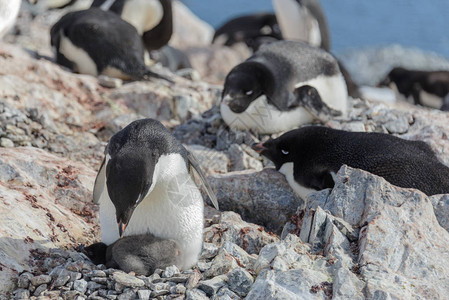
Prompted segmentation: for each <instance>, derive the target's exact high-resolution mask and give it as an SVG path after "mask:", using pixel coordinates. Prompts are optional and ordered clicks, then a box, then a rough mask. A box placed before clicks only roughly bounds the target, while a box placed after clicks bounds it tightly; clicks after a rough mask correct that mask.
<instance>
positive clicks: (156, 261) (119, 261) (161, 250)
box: [83, 234, 180, 276]
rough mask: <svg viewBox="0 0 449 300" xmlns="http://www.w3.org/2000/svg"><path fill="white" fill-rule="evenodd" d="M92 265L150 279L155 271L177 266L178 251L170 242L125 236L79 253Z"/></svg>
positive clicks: (152, 238) (150, 237) (152, 236)
mask: <svg viewBox="0 0 449 300" xmlns="http://www.w3.org/2000/svg"><path fill="white" fill-rule="evenodd" d="M83 252H84V253H85V254H86V255H87V256H88V257H89V258H90V259H91V260H92V262H93V263H94V264H96V265H98V264H104V265H106V267H107V268H115V269H120V270H123V271H125V272H127V273H129V272H135V273H136V274H139V275H145V276H148V275H151V274H153V273H154V270H155V269H164V268H166V267H168V266H172V265H178V264H179V258H180V250H179V246H178V245H177V243H176V242H175V241H173V240H165V239H160V238H157V237H155V236H154V235H152V234H144V235H135V236H127V237H123V238H121V239H118V240H117V241H115V242H114V243H113V244H111V245H109V246H107V245H106V244H104V243H101V242H100V243H95V244H92V245H90V246H88V247H86V248H85V249H84V251H83Z"/></svg>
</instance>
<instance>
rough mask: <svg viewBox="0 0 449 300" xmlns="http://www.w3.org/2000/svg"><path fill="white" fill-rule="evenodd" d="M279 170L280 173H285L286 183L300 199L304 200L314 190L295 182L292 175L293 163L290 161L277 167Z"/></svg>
mask: <svg viewBox="0 0 449 300" xmlns="http://www.w3.org/2000/svg"><path fill="white" fill-rule="evenodd" d="M279 172H280V173H281V174H284V175H285V179H287V182H288V184H289V185H290V187H291V188H292V189H293V190H294V191H295V193H296V194H297V195H298V196H299V197H301V199H303V200H306V199H307V196H308V195H309V194H310V193H311V192H316V190H315V189H311V188H308V187H305V186H303V185H300V184H299V183H297V182H296V180H295V177H294V175H293V163H292V162H289V163H285V164H283V165H282V167H281V168H280V169H279Z"/></svg>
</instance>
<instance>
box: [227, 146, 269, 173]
mask: <svg viewBox="0 0 449 300" xmlns="http://www.w3.org/2000/svg"><path fill="white" fill-rule="evenodd" d="M251 151H252V152H254V150H252V149H251V148H250V147H249V146H247V145H245V144H242V145H237V144H232V145H231V147H229V149H228V151H227V153H228V155H229V158H230V160H231V164H232V167H231V171H242V170H248V169H252V170H256V171H262V169H263V164H262V162H261V161H260V159H256V158H254V156H255V157H257V156H259V155H258V154H257V153H251V154H252V155H253V156H251V155H249V154H248V153H247V152H251Z"/></svg>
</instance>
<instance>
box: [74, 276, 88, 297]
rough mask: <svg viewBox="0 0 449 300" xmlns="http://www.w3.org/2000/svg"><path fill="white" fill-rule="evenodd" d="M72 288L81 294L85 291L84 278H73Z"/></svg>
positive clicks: (85, 282) (85, 283)
mask: <svg viewBox="0 0 449 300" xmlns="http://www.w3.org/2000/svg"><path fill="white" fill-rule="evenodd" d="M73 289H74V290H75V291H78V292H80V293H81V294H84V293H85V292H86V291H87V281H86V280H84V279H79V280H75V282H74V283H73Z"/></svg>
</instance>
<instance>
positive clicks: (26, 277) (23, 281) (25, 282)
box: [17, 272, 33, 289]
mask: <svg viewBox="0 0 449 300" xmlns="http://www.w3.org/2000/svg"><path fill="white" fill-rule="evenodd" d="M31 278H33V275H32V274H31V273H28V272H25V273H23V274H21V275H20V276H19V279H18V280H17V287H19V288H22V289H27V288H28V286H29V284H30V279H31Z"/></svg>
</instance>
